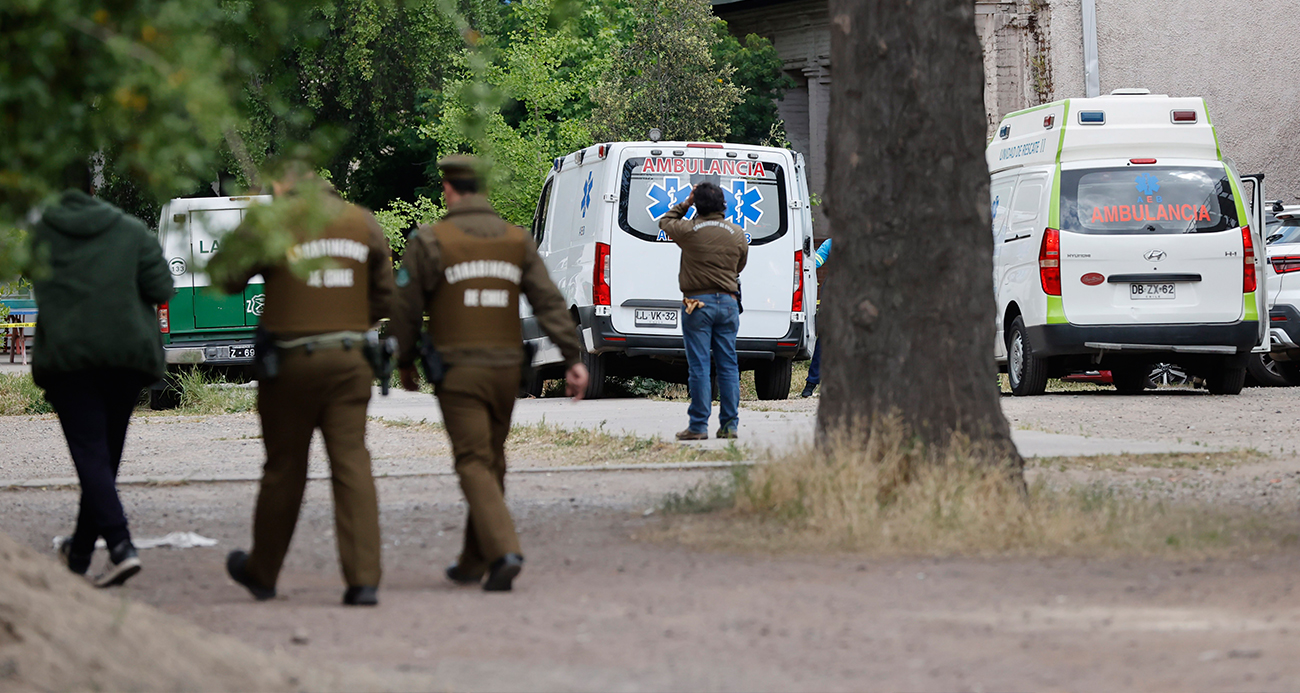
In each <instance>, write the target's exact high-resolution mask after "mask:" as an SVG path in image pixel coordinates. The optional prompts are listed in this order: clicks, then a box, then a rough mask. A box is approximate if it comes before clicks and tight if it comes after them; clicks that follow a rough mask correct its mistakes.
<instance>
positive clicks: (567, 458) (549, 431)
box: [371, 417, 748, 465]
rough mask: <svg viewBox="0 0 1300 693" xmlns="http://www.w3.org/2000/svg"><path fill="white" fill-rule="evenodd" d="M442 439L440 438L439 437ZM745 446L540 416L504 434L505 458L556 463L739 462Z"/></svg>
mask: <svg viewBox="0 0 1300 693" xmlns="http://www.w3.org/2000/svg"><path fill="white" fill-rule="evenodd" d="M371 420H372V421H378V422H380V423H382V424H383V425H384V426H387V427H389V428H400V429H405V430H408V431H420V432H424V431H427V432H430V433H444V432H446V430H447V429H446V427H445V426H444V425H443V424H442V423H440V422H438V423H431V422H428V421H424V420H421V421H412V420H410V419H396V420H390V419H377V418H374V417H372V418H371ZM443 440H445V439H443ZM747 455H748V451H747V450H746V449H745V448H744V447H741V446H738V445H736V443H735V441H729V443H728V444H727V446H726V447H724V448H706V447H700V446H695V445H682V444H680V443H677V442H669V441H664V440H660V439H659V438H654V437H650V436H640V435H636V434H634V433H611V432H609V431H606V430H605V429H604V428H603V427H601V428H595V429H588V428H563V427H561V426H556V425H554V424H549V423H546V422H545V421H542V422H539V423H534V424H515V425H514V426H511V427H510V437H509V438H507V439H506V456H507V458H524V459H527V460H529V461H549V462H554V463H556V464H559V465H592V464H668V463H681V462H739V461H741V460H743V459H746V457H747Z"/></svg>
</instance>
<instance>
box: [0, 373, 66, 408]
mask: <svg viewBox="0 0 1300 693" xmlns="http://www.w3.org/2000/svg"><path fill="white" fill-rule="evenodd" d="M52 411H54V407H52V406H50V403H49V402H48V401H46V399H45V391H44V390H42V389H41V388H39V387H37V386H36V383H34V382H32V376H31V375H30V374H27V373H22V374H8V373H5V374H0V416H23V415H32V414H49V413H50V412H52Z"/></svg>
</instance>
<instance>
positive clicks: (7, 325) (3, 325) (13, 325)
mask: <svg viewBox="0 0 1300 693" xmlns="http://www.w3.org/2000/svg"><path fill="white" fill-rule="evenodd" d="M19 327H36V323H34V322H0V330H9V329H17V328H19Z"/></svg>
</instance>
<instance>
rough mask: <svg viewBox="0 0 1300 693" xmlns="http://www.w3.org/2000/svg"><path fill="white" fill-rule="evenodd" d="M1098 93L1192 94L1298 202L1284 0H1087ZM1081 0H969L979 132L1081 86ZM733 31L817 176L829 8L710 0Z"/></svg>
mask: <svg viewBox="0 0 1300 693" xmlns="http://www.w3.org/2000/svg"><path fill="white" fill-rule="evenodd" d="M1093 1H1094V2H1095V12H1096V37H1097V41H1096V44H1097V51H1096V52H1097V61H1098V70H1097V72H1098V83H1099V86H1100V93H1102V94H1108V93H1110V92H1111V90H1114V89H1119V88H1123V87H1144V88H1147V89H1150V90H1151V93H1153V94H1169V95H1171V96H1203V97H1205V100H1206V102H1207V105H1208V106H1209V111H1210V116H1211V118H1213V120H1214V124H1215V126H1216V128H1217V129H1218V133H1219V138H1220V142H1221V144H1222V147H1223V151H1224V153H1225V154H1226V155H1228V156H1230V157H1232V158H1233V159H1234V160H1235V161H1236V162H1237V164H1238V169H1239V170H1240V171H1241V172H1243V173H1255V172H1260V171H1262V172H1264V173H1265V174H1266V176H1267V178H1266V181H1265V191H1266V193H1267V195H1268V197H1270V198H1272V199H1281V200H1282V201H1283V202H1284V203H1285V204H1300V152H1298V151H1297V147H1296V145H1295V142H1296V138H1297V135H1300V80H1296V79H1294V78H1293V77H1292V75H1293V68H1292V63H1291V60H1292V52H1291V51H1290V50H1289V49H1288V47H1287V44H1286V37H1289V36H1295V35H1297V34H1298V32H1300V12H1297V11H1296V9H1297V8H1296V6H1295V5H1294V2H1292V1H1289V0H1245V1H1244V2H1240V3H1223V2H1211V0H1154V1H1152V0H1093ZM1084 2H1085V0H1007V1H997V0H974V6H975V29H976V31H977V32H978V34H979V37H980V41H981V43H982V44H983V46H984V75H985V80H984V104H985V111H986V114H987V117H988V122H989V133H990V134H991V133H992V132H993V130H994V129H995V127H996V123H997V122H998V121H999V120H1000V119H1001V117H1002V115H1004V114H1006V113H1010V112H1011V111H1015V110H1019V109H1021V108H1026V107H1029V106H1034V105H1037V104H1040V103H1046V102H1048V101H1054V100H1057V99H1063V98H1070V97H1080V96H1085V95H1086V87H1085V77H1084V19H1083V18H1084V7H1083V3H1084ZM713 9H714V12H715V13H716V14H717V15H718V16H719V17H721V18H723V19H724V20H726V21H727V23H728V26H729V27H730V30H731V32H732V33H733V34H735V35H737V36H741V37H743V36H745V35H746V34H750V33H755V34H758V35H760V36H764V37H766V38H768V39H770V40H771V41H772V43H773V45H774V46H775V47H776V50H777V52H778V53H779V54H780V55H781V58H782V60H783V61H784V63H785V71H786V73H787V74H789V75H790V76H791V77H793V78H794V79H795V81H796V83H797V86H796V87H795V88H794V89H792V90H791V91H790V92H788V93H787V94H786V97H785V100H784V101H782V102H780V103H779V104H778V109H779V112H780V114H781V117H782V119H784V120H785V125H786V132H787V135H788V137H789V139H790V142H791V144H792V145H793V146H794V147H795V149H798V150H799V151H802V152H804V153H805V155H806V156H807V159H808V165H809V185H810V187H811V189H812V190H813V191H814V192H817V193H821V192H822V191H823V190H824V187H825V182H826V173H825V171H826V123H827V117H828V115H829V111H830V81H831V78H832V74H833V72H834V66H832V65H831V63H830V16H829V8H828V3H827V2H826V0H713Z"/></svg>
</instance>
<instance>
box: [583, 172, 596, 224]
mask: <svg viewBox="0 0 1300 693" xmlns="http://www.w3.org/2000/svg"><path fill="white" fill-rule="evenodd" d="M594 173H595V171H588V172H587V182H586V183H585V184H583V186H582V218H583V219H586V218H587V208H588V207H590V206H591V188H592V186H593V185H595V183H594V182H593V181H592V175H593V174H594Z"/></svg>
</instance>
